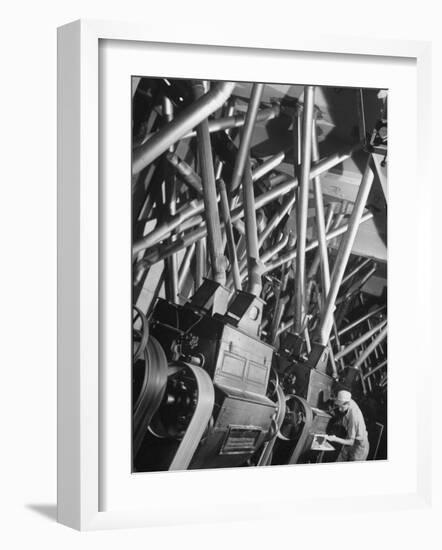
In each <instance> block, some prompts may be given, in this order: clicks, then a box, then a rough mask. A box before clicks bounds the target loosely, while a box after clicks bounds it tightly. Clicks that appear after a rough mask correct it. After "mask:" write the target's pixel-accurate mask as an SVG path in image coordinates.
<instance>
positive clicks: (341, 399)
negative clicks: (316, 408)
mask: <svg viewBox="0 0 442 550" xmlns="http://www.w3.org/2000/svg"><path fill="white" fill-rule="evenodd" d="M350 399H351V393H350V392H349V391H347V390H341V391H338V395H337V396H336V399H335V402H336V403H340V404H344V403H348V402H349V401H350Z"/></svg>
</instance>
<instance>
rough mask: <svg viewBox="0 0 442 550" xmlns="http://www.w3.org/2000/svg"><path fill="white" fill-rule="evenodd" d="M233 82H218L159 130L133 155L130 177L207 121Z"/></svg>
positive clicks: (222, 100) (225, 96)
mask: <svg viewBox="0 0 442 550" xmlns="http://www.w3.org/2000/svg"><path fill="white" fill-rule="evenodd" d="M234 88H235V83H234V82H219V83H217V84H216V85H215V86H213V87H212V88H211V89H210V91H209V92H207V93H206V94H204V95H202V96H201V97H199V99H198V100H197V101H194V102H193V103H192V104H191V105H189V106H188V107H187V108H185V109H183V111H181V112H180V113H179V114H178V115H177V116H176V117H175V118H174V119H173V121H172V122H170V123H169V124H168V125H167V126H165V127H163V128H161V129H160V130H158V132H156V133H155V134H154V135H153V136H152V137H151V138H150V139H148V140H147V141H146V143H144V144H143V145H141V146H140V147H138V148H137V149H135V151H134V153H133V162H132V175H136V174H138V173H139V172H141V170H143V168H145V167H146V166H148V165H149V164H150V163H151V162H153V161H154V160H155V159H156V158H158V157H159V156H160V155H162V154H163V153H164V152H165V151H167V149H168V148H169V147H170V146H171V145H173V144H174V143H176V142H177V141H179V140H180V139H181V138H182V137H183V136H185V135H186V134H187V133H188V132H189V131H190V130H192V129H193V128H195V127H196V126H198V124H200V122H201V121H203V120H205V119H207V117H208V116H210V115H211V114H212V113H213V112H214V111H216V110H217V109H219V108H220V107H221V106H222V105H223V103H224V102H225V101H226V100H227V99H228V98H229V97H230V95H231V94H232V92H233V89H234Z"/></svg>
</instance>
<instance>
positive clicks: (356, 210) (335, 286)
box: [318, 156, 374, 345]
mask: <svg viewBox="0 0 442 550" xmlns="http://www.w3.org/2000/svg"><path fill="white" fill-rule="evenodd" d="M373 179H374V173H373V170H372V168H371V156H370V157H369V158H368V161H367V166H366V169H365V172H364V175H363V177H362V181H361V184H360V186H359V190H358V194H357V197H356V202H355V204H354V206H353V211H352V213H351V216H350V219H349V222H348V231H346V233H345V235H344V237H343V239H342V241H341V243H340V245H339V250H338V254H337V257H336V260H335V265H334V268H333V273H332V277H331V282H330V291H329V293H328V295H327V300H326V303H325V306H324V310H323V313H322V315H321V321H320V325H319V331H318V333H319V343H320V344H322V345H325V344H326V343H327V341H328V339H329V336H330V332H331V328H332V324H333V312H334V309H335V304H336V298H337V296H338V292H339V288H340V286H341V283H342V279H343V277H344V272H345V269H346V267H347V262H348V259H349V257H350V254H351V250H352V247H353V243H354V241H355V238H356V234H357V231H358V228H359V224H360V221H361V218H362V217H363V212H364V208H365V205H366V203H367V198H368V194H369V193H370V189H371V185H372V183H373Z"/></svg>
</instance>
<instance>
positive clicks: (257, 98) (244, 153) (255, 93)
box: [230, 83, 264, 191]
mask: <svg viewBox="0 0 442 550" xmlns="http://www.w3.org/2000/svg"><path fill="white" fill-rule="evenodd" d="M263 90H264V84H259V83H256V84H253V88H252V95H251V96H250V101H249V106H248V109H247V114H246V119H245V122H244V127H243V131H242V135H241V143H240V146H239V150H238V154H237V156H236V159H235V165H234V167H233V173H232V181H231V185H230V189H231V191H236V189H237V188H238V187H239V184H240V183H241V179H242V177H243V173H244V169H245V167H246V163H247V162H248V159H249V155H250V142H251V140H252V134H253V128H254V126H255V120H256V115H257V113H258V108H259V104H260V102H261V96H262V92H263Z"/></svg>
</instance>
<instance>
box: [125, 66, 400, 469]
mask: <svg viewBox="0 0 442 550" xmlns="http://www.w3.org/2000/svg"><path fill="white" fill-rule="evenodd" d="M131 90H132V95H131V100H132V143H131V144H128V147H131V149H132V191H131V192H132V277H133V281H132V283H133V287H132V290H131V291H132V308H133V314H132V349H131V350H130V353H132V354H133V360H132V407H133V411H132V471H133V472H134V473H135V472H158V471H168V470H170V471H173V470H195V469H213V468H238V467H254V466H280V465H298V464H304V465H305V464H320V463H332V462H364V461H374V460H387V459H388V449H387V440H388V415H387V408H388V407H387V404H388V402H387V396H388V368H387V367H388V363H387V359H388V353H387V197H388V189H387V170H388V112H387V107H388V96H389V93H388V90H387V89H375V88H356V87H353V88H351V87H331V86H322V85H316V84H315V83H302V82H301V83H262V82H227V81H208V80H190V79H177V78H171V77H158V76H155V77H150V76H133V77H132V81H131ZM122 260H123V259H122ZM345 468H346V467H344V469H345ZM361 472H362V470H361Z"/></svg>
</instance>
